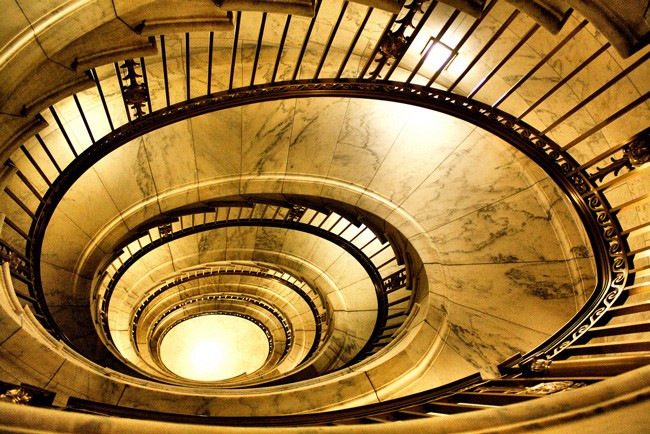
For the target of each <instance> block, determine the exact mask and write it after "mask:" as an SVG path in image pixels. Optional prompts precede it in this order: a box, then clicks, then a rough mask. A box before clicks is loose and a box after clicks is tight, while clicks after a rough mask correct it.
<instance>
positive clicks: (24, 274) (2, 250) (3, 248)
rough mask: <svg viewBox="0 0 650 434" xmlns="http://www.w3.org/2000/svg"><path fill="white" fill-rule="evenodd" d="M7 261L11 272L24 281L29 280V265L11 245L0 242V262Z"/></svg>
mask: <svg viewBox="0 0 650 434" xmlns="http://www.w3.org/2000/svg"><path fill="white" fill-rule="evenodd" d="M2 262H8V263H9V271H11V274H12V275H13V276H15V277H17V278H18V279H20V280H22V281H24V282H30V281H31V277H30V271H29V270H30V267H29V265H28V263H27V261H25V260H24V259H23V258H21V256H20V255H19V254H18V253H16V252H15V251H14V250H13V249H12V248H11V247H9V246H8V245H6V244H5V243H3V242H0V263H2Z"/></svg>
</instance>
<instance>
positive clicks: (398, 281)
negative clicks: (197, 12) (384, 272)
mask: <svg viewBox="0 0 650 434" xmlns="http://www.w3.org/2000/svg"><path fill="white" fill-rule="evenodd" d="M406 279H407V273H406V268H403V269H401V270H399V271H396V272H395V273H393V274H391V275H390V276H388V277H386V278H385V279H384V291H386V292H391V291H395V290H397V289H399V288H404V287H405V286H406Z"/></svg>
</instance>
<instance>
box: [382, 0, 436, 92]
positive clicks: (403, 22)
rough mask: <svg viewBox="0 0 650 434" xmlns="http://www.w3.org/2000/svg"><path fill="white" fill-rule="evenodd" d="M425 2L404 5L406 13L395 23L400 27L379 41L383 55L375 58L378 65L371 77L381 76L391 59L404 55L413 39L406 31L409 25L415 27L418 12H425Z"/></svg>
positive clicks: (416, 1) (419, 0) (414, 1)
mask: <svg viewBox="0 0 650 434" xmlns="http://www.w3.org/2000/svg"><path fill="white" fill-rule="evenodd" d="M425 2H426V0H413V1H412V2H411V3H409V4H408V5H406V6H404V9H406V14H405V15H404V16H403V17H402V18H400V19H399V20H397V21H395V24H399V27H398V28H397V29H396V30H390V31H388V32H387V33H386V34H385V35H384V37H383V38H382V39H381V40H380V41H379V54H380V55H381V57H380V58H379V59H377V60H375V62H377V67H376V68H375V70H374V71H372V72H371V73H370V77H371V78H373V79H375V78H377V77H379V73H380V72H381V70H382V68H383V67H384V66H386V65H387V64H389V63H388V62H389V60H391V59H399V58H401V57H402V56H403V55H404V53H405V52H406V48H407V47H408V43H409V41H410V39H411V36H407V35H406V31H407V30H408V28H409V27H410V28H413V27H415V26H414V25H413V20H414V19H415V15H416V14H417V13H418V12H419V13H423V11H422V5H423V4H424V3H425Z"/></svg>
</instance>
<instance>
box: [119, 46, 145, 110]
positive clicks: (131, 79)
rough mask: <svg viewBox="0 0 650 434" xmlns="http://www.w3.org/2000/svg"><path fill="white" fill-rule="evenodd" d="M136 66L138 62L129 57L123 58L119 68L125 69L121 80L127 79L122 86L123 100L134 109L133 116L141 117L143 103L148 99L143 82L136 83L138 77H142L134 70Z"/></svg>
mask: <svg viewBox="0 0 650 434" xmlns="http://www.w3.org/2000/svg"><path fill="white" fill-rule="evenodd" d="M138 66H140V64H139V63H138V62H136V61H135V60H133V59H129V60H125V61H124V64H123V65H121V66H120V68H122V69H125V70H126V74H125V75H124V77H122V80H123V81H128V84H127V85H126V86H124V101H126V103H127V104H130V105H131V108H132V109H133V110H135V113H133V116H135V117H136V118H141V117H142V116H144V114H145V113H144V105H145V103H146V102H147V101H148V100H149V91H148V90H147V86H146V85H145V84H144V83H138V78H141V77H142V75H140V74H138V73H137V72H135V68H136V67H138Z"/></svg>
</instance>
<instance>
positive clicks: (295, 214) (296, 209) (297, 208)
mask: <svg viewBox="0 0 650 434" xmlns="http://www.w3.org/2000/svg"><path fill="white" fill-rule="evenodd" d="M305 211H307V207H306V206H301V205H294V206H292V207H291V211H289V213H288V214H287V221H290V222H297V221H300V219H301V218H302V216H303V215H304V214H305Z"/></svg>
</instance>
